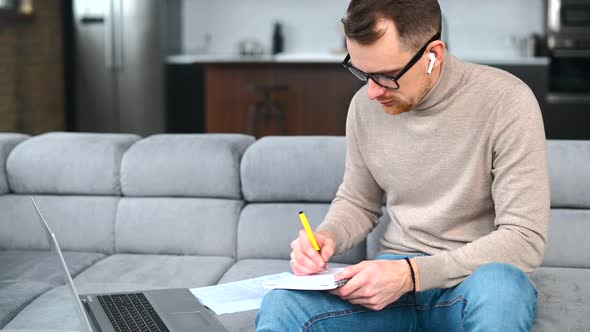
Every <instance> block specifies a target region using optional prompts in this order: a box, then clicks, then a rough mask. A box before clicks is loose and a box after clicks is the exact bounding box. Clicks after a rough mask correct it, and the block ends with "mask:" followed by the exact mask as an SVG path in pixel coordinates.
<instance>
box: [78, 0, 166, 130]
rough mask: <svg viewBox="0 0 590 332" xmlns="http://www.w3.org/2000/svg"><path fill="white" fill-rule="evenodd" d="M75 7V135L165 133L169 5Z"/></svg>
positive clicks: (104, 2) (126, 1) (112, 2)
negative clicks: (165, 41)
mask: <svg viewBox="0 0 590 332" xmlns="http://www.w3.org/2000/svg"><path fill="white" fill-rule="evenodd" d="M72 6H73V10H72V11H73V13H72V14H73V15H72V17H73V20H74V22H73V30H74V31H73V39H74V40H73V48H72V50H73V53H74V57H73V58H74V59H73V62H74V66H75V67H74V74H73V76H74V82H75V83H74V85H75V87H74V90H75V98H74V99H75V102H74V104H75V111H74V112H75V116H74V118H75V127H76V130H78V131H84V132H124V133H136V134H139V135H143V136H145V135H149V134H153V133H160V132H163V131H164V128H165V124H164V121H165V120H164V119H165V116H164V56H165V43H164V36H165V32H166V31H165V27H166V22H165V19H166V8H164V7H165V6H166V1H163V0H73V2H72Z"/></svg>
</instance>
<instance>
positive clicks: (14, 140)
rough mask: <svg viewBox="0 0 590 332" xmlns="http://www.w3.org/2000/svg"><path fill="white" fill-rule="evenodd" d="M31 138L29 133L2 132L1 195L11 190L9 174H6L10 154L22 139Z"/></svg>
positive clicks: (0, 161) (0, 159)
mask: <svg viewBox="0 0 590 332" xmlns="http://www.w3.org/2000/svg"><path fill="white" fill-rule="evenodd" d="M27 138H29V136H27V135H23V134H15V133H0V195H4V194H7V193H9V192H10V188H9V187H8V176H7V174H6V160H7V159H8V155H9V154H10V152H11V151H12V149H14V147H15V146H17V145H18V144H19V143H21V142H22V141H24V140H26V139H27Z"/></svg>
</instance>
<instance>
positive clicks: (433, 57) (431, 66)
mask: <svg viewBox="0 0 590 332" xmlns="http://www.w3.org/2000/svg"><path fill="white" fill-rule="evenodd" d="M428 57H429V58H430V63H429V64H428V70H426V73H427V74H428V75H430V74H431V73H432V68H434V62H435V61H436V55H434V53H428Z"/></svg>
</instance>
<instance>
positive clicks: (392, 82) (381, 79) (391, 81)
mask: <svg viewBox="0 0 590 332" xmlns="http://www.w3.org/2000/svg"><path fill="white" fill-rule="evenodd" d="M439 39H440V32H437V33H436V34H435V35H434V36H433V37H432V38H430V40H428V41H427V42H426V44H424V46H422V48H421V49H420V50H419V51H418V53H416V54H415V55H414V57H412V59H410V62H408V64H406V65H405V66H404V67H403V68H402V69H401V70H400V71H399V73H397V74H396V75H395V76H389V75H384V74H369V73H365V72H364V71H362V70H360V69H358V68H356V67H354V66H352V65H351V64H350V63H349V61H350V54H347V55H346V58H344V61H342V66H344V68H346V69H348V70H349V71H350V72H351V73H352V74H353V75H354V76H355V77H356V78H358V79H359V80H361V81H363V82H365V83H366V82H368V81H369V79H372V80H373V82H375V83H377V84H378V85H379V86H382V87H384V88H386V89H390V90H397V89H399V83H398V80H399V79H400V78H401V77H402V76H403V75H404V74H405V73H406V72H407V71H408V70H410V68H412V66H413V65H414V64H416V62H418V60H420V58H421V57H422V55H423V54H424V51H426V48H427V47H428V45H430V43H432V42H433V41H435V40H439Z"/></svg>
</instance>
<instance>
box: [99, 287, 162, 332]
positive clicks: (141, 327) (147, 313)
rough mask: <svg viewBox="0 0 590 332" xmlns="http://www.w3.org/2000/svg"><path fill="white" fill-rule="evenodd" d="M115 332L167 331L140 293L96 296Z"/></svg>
mask: <svg viewBox="0 0 590 332" xmlns="http://www.w3.org/2000/svg"><path fill="white" fill-rule="evenodd" d="M97 298H98V302H99V303H100V305H101V306H102V308H103V309H104V311H105V312H106V314H107V317H108V318H109V320H110V321H111V323H112V324H113V327H114V328H115V331H117V332H144V331H150V332H151V331H154V332H168V331H169V330H168V328H166V325H164V322H162V320H161V319H160V316H158V314H157V313H156V311H155V310H154V308H153V307H152V305H151V304H150V302H149V301H148V299H147V298H146V297H145V295H143V294H142V293H132V294H113V295H101V296H97Z"/></svg>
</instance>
